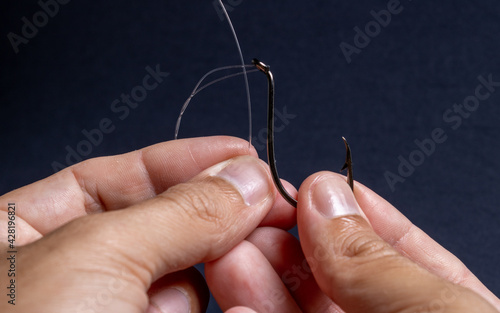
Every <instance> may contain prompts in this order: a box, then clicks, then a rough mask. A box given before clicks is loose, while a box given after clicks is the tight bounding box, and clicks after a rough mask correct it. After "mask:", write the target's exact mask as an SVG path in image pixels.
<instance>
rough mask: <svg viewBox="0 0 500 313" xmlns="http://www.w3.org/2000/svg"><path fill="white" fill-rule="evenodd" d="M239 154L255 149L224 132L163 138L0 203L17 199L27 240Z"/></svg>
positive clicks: (136, 200)
mask: <svg viewBox="0 0 500 313" xmlns="http://www.w3.org/2000/svg"><path fill="white" fill-rule="evenodd" d="M239 155H252V156H257V152H256V151H255V149H254V148H253V147H251V146H249V144H248V142H247V141H245V140H242V139H239V138H235V137H226V136H214V137H202V138H191V139H181V140H175V141H168V142H163V143H159V144H156V145H153V146H149V147H147V148H144V149H141V150H137V151H133V152H130V153H126V154H122V155H117V156H109V157H101V158H96V159H90V160H87V161H84V162H82V163H78V164H76V165H74V166H71V167H68V168H66V169H64V170H62V171H60V172H58V173H56V174H54V175H52V176H50V177H48V178H46V179H43V180H40V181H38V182H35V183H33V184H31V185H28V186H25V187H22V188H19V189H17V190H14V191H12V192H9V193H7V194H5V195H4V196H2V197H0V204H1V205H2V206H1V207H2V208H6V207H7V203H8V202H15V203H16V218H18V219H19V222H20V224H19V225H20V226H22V227H23V228H24V229H19V232H18V233H19V235H20V236H21V238H20V241H18V244H22V243H23V242H24V243H27V242H29V241H31V240H33V239H34V238H36V237H39V236H40V235H44V234H46V233H48V232H50V231H52V230H54V229H56V228H58V227H59V226H61V225H63V224H65V223H67V222H69V221H71V220H73V219H75V218H77V217H80V216H84V215H87V214H91V213H97V212H102V211H108V210H117V209H122V208H126V207H128V206H131V205H133V204H136V203H139V202H141V201H144V200H146V199H149V198H152V197H154V196H155V195H157V194H159V193H161V192H163V191H165V190H166V189H168V188H169V187H171V186H173V185H176V184H178V183H181V182H185V181H187V180H189V179H190V178H192V177H194V176H196V175H197V174H198V173H200V172H201V171H203V170H205V169H207V168H209V167H211V166H212V165H214V164H217V163H220V162H222V161H224V160H227V159H230V158H233V157H235V156H239ZM4 202H5V203H4ZM4 204H5V205H4ZM1 213H2V215H0V220H4V219H6V218H7V212H1ZM2 225H6V223H2ZM30 225H31V228H30V227H29V226H30ZM2 233H7V232H2ZM23 233H25V234H27V235H24V236H25V237H24V238H22V237H23Z"/></svg>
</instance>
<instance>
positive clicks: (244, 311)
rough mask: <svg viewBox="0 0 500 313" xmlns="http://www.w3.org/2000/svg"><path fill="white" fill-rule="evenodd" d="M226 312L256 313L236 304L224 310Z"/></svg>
mask: <svg viewBox="0 0 500 313" xmlns="http://www.w3.org/2000/svg"><path fill="white" fill-rule="evenodd" d="M226 313H257V311H254V310H252V309H250V308H247V307H244V306H237V307H234V308H230V309H229V310H227V311H226Z"/></svg>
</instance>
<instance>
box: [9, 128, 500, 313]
mask: <svg viewBox="0 0 500 313" xmlns="http://www.w3.org/2000/svg"><path fill="white" fill-rule="evenodd" d="M256 156H257V154H256V152H255V150H254V149H253V148H249V147H248V143H247V142H246V141H243V140H240V139H237V138H231V137H206V138H194V139H186V140H178V141H173V142H166V143H161V144H158V145H154V146H151V147H147V148H145V149H142V150H138V151H134V152H131V153H128V154H124V155H119V156H112V157H104V158H97V159H92V160H88V161H85V162H82V163H80V164H77V165H75V166H72V167H70V168H67V169H65V170H63V171H61V172H58V173H56V174H54V175H53V176H51V177H48V178H46V179H44V180H41V181H39V182H36V183H34V184H31V185H29V186H26V187H23V188H20V189H17V190H14V191H12V192H10V193H7V194H5V195H3V196H2V197H0V207H1V208H2V210H5V209H6V208H7V204H8V203H9V202H15V203H16V234H17V237H16V244H17V245H18V247H17V250H18V254H17V264H18V265H17V273H16V283H17V290H18V291H19V293H18V299H17V304H16V306H15V307H12V306H10V305H8V304H7V301H1V302H0V311H2V312H42V313H44V312H74V311H80V312H125V313H128V312H131V313H132V312H134V313H135V312H137V313H139V312H140V313H142V312H146V310H152V311H150V312H153V311H154V310H158V307H157V306H155V305H156V304H155V303H152V302H151V299H153V298H154V297H155V296H157V295H158V294H159V293H160V292H161V291H162V290H165V289H167V288H175V290H179V291H182V293H183V294H184V295H185V296H186V297H187V299H188V302H189V305H190V308H191V312H192V313H196V312H204V311H205V309H206V306H207V301H208V289H207V285H206V283H205V281H204V280H203V278H202V277H201V275H200V274H199V273H198V272H197V271H196V270H195V269H193V268H192V266H193V265H195V264H197V263H206V276H207V282H208V285H209V286H210V289H211V291H212V293H213V294H214V296H215V297H216V299H217V301H218V303H219V304H220V306H221V307H222V308H223V309H224V310H225V311H226V312H229V313H249V312H256V311H257V312H281V311H283V312H348V313H350V312H415V308H422V306H425V305H426V304H427V305H428V304H429V303H430V302H431V301H432V300H433V299H434V298H435V292H430V291H441V290H446V291H447V292H451V293H450V294H451V295H453V294H454V293H455V292H457V293H459V294H460V297H455V299H454V300H453V301H447V302H446V303H445V305H446V307H445V311H443V312H471V311H478V312H497V311H495V309H494V307H496V308H499V307H500V304H499V300H498V299H497V298H496V297H495V296H494V295H493V294H492V293H491V292H489V291H488V290H487V289H486V287H484V286H483V285H482V284H481V283H480V282H479V281H478V280H477V278H475V277H474V276H473V275H472V274H471V273H470V272H468V270H467V269H466V268H465V266H463V264H462V263H461V262H460V261H459V260H458V259H456V258H455V257H454V256H453V255H451V254H450V253H449V252H447V251H446V250H444V249H443V248H442V247H440V246H439V245H438V244H437V243H435V242H434V241H432V239H430V238H428V237H426V235H425V234H423V233H422V232H421V231H420V230H418V228H416V227H415V226H413V225H412V224H411V223H410V222H409V221H408V220H407V219H406V218H405V217H404V216H402V215H401V214H400V213H399V212H398V211H397V210H396V209H395V208H393V207H392V206H391V205H390V204H388V203H387V202H385V200H383V199H381V198H380V197H378V196H377V195H376V194H375V193H373V192H372V191H371V190H369V189H368V188H366V187H364V186H362V185H361V184H359V183H356V185H355V196H356V200H357V203H359V205H360V206H361V208H362V209H363V212H364V215H365V216H366V218H367V220H366V219H365V218H364V217H362V216H361V215H352V216H351V215H350V216H343V217H340V218H334V219H325V218H323V217H321V216H320V215H318V214H317V211H314V210H312V209H311V208H310V201H309V200H310V199H309V198H310V193H311V190H313V189H314V188H315V187H314V182H315V180H316V178H317V177H318V175H319V176H321V175H331V177H328V179H332V180H334V181H335V182H336V183H337V184H338V188H348V186H347V184H345V178H342V177H341V176H338V175H334V174H331V173H318V174H315V175H313V176H311V177H310V178H308V179H307V180H306V181H305V182H304V183H303V185H302V186H301V188H300V189H299V192H298V200H299V206H298V209H297V211H296V210H295V209H294V208H293V207H291V206H290V205H288V204H287V203H286V202H285V201H284V200H283V199H282V198H281V197H280V196H279V195H278V194H277V192H276V190H275V188H274V186H273V184H272V181H271V176H270V173H269V171H268V168H267V166H266V164H265V163H264V162H262V161H260V160H258V159H257V158H256ZM227 160H229V161H227ZM221 162H223V163H221ZM228 164H245V167H246V168H253V169H254V170H255V171H257V172H259V173H260V178H259V179H261V183H260V184H259V185H260V186H261V188H263V190H264V191H265V192H264V193H263V195H264V196H263V197H262V199H261V200H259V201H258V202H252V203H251V204H250V205H249V204H248V203H249V202H248V201H247V198H245V197H244V196H243V195H242V193H240V191H239V190H238V189H237V188H236V187H235V186H234V185H233V184H231V183H230V182H229V181H228V180H227V179H223V178H220V177H219V176H217V175H218V174H216V173H218V171H220V170H221V168H223V166H228ZM284 184H285V187H286V188H287V189H288V190H289V192H290V193H291V194H292V196H294V197H296V196H297V191H296V190H294V189H293V187H292V186H291V185H290V184H288V183H286V182H284ZM339 190H343V189H339ZM344 191H345V192H346V194H348V193H349V192H350V191H349V189H347V190H344ZM351 195H352V193H351ZM0 213H1V214H0V231H1V233H3V234H5V233H7V230H6V229H5V227H6V226H5V225H7V218H8V215H7V213H6V212H5V211H2V212H0ZM368 221H369V222H368ZM295 223H298V226H299V232H300V236H301V238H302V241H301V242H300V243H299V242H298V241H297V240H295V238H293V237H292V236H291V235H289V234H288V233H287V232H286V231H285V230H286V229H289V228H290V227H293V226H294V224H295ZM194 230H195V231H194ZM2 238H3V241H2V247H1V248H2V251H7V242H6V238H4V237H2ZM332 238H340V240H333V241H332V240H331V239H332ZM342 238H347V239H345V240H344V239H342ZM348 239H349V240H348ZM352 239H356V240H352ZM367 240H368V241H367ZM332 242H333V243H334V244H333V245H332ZM363 242H371V243H372V245H368V246H367V245H363V244H360V243H363ZM322 247H328V248H329V249H332V250H325V251H330V252H329V253H326V254H325V256H324V257H321V258H319V259H318V258H316V259H314V258H315V257H316V256H315V251H316V250H317V249H318V248H322ZM346 247H347V248H346ZM366 247H371V248H373V249H371V248H370V249H366ZM315 249H316V250H315ZM431 256H432V257H431ZM435 256H438V257H435ZM3 257H4V256H2V258H3ZM5 257H6V256H5ZM306 258H307V260H308V261H310V262H312V261H317V262H316V266H314V267H313V266H311V268H312V271H311V269H310V268H309V267H308V266H307V263H306V262H305V261H304V260H305V259H306ZM7 270H8V268H7V264H6V262H2V263H1V264H0V272H3V273H6V272H7ZM374 273H376V275H374ZM455 273H459V274H458V275H455ZM408 277H412V278H413V279H412V280H411V282H412V283H409V280H408ZM381 286H383V287H384V288H385V289H383V288H381ZM382 290H392V291H393V292H391V293H384V292H382ZM446 295H447V296H448V294H446ZM449 298H450V297H448V298H446V299H449ZM450 299H451V298H450ZM276 301H278V302H276ZM387 308H390V310H387ZM12 310H14V311H12ZM154 312H160V311H154ZM421 312H424V311H421Z"/></svg>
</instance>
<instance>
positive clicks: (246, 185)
mask: <svg viewBox="0 0 500 313" xmlns="http://www.w3.org/2000/svg"><path fill="white" fill-rule="evenodd" d="M275 194H276V190H275V188H274V186H273V184H272V181H271V176H270V173H269V171H268V169H267V166H266V164H265V163H264V162H263V161H261V160H259V159H257V158H254V157H250V156H241V157H236V158H233V159H230V160H227V161H225V162H222V163H219V164H217V165H214V166H212V167H210V168H208V169H206V170H205V171H203V172H201V173H200V174H199V175H197V176H196V177H194V178H193V179H191V180H189V181H188V182H185V183H182V184H178V185H176V186H173V187H171V188H170V189H168V190H167V191H165V192H164V193H162V194H160V195H158V196H156V197H155V198H152V199H150V200H147V201H144V202H141V203H138V204H136V205H134V206H132V207H129V208H126V209H122V210H117V211H111V212H105V213H103V214H95V215H89V216H86V217H83V218H79V219H76V220H74V221H72V222H70V223H68V224H66V225H65V226H63V227H61V228H60V229H58V230H56V231H54V232H53V233H51V234H49V235H47V236H45V237H43V238H42V239H40V240H38V241H36V242H34V243H32V244H30V245H28V246H25V247H21V249H20V258H21V259H20V261H19V262H20V264H23V269H24V272H23V273H22V275H19V276H20V278H19V282H18V283H19V286H20V288H23V289H22V290H23V292H26V294H30V295H32V297H30V300H31V302H29V301H26V303H24V305H26V306H30V305H33V303H35V302H36V301H37V299H42V297H46V294H47V293H46V287H45V286H54V287H53V288H52V289H51V291H50V294H57V295H58V296H57V297H52V298H51V299H52V300H53V302H49V303H47V302H44V303H45V306H44V308H46V310H37V312H49V311H52V312H54V310H49V309H48V308H59V309H61V307H68V308H69V307H79V308H80V307H81V309H80V311H79V312H89V311H91V309H92V310H94V311H99V312H101V311H102V312H104V311H107V312H139V311H140V312H144V310H145V309H146V307H147V305H148V302H147V300H148V298H147V296H146V291H147V290H148V288H149V287H150V285H151V283H152V282H154V281H156V280H157V279H159V278H160V277H162V276H163V275H166V274H169V273H173V272H177V271H180V270H183V269H186V268H189V267H190V266H193V265H195V264H197V263H203V262H208V261H211V260H214V259H216V258H218V257H221V256H222V255H223V254H225V253H226V252H227V251H229V250H230V249H231V248H233V247H234V246H235V245H237V244H238V243H239V242H241V241H242V240H243V239H244V238H245V237H246V236H248V235H249V234H250V233H251V232H252V231H253V230H254V229H255V228H256V227H257V226H258V225H259V223H260V222H261V221H262V220H263V219H264V217H265V216H266V215H267V213H268V212H269V210H270V209H271V207H272V206H273V203H274V199H275ZM16 279H17V278H16ZM21 286H22V287H21ZM176 294H179V293H178V292H177V293H176ZM37 295H38V296H37ZM56 298H57V299H56ZM81 299H83V300H82V301H80V300H81ZM40 301H41V300H40ZM28 302H29V303H28ZM105 307H106V308H111V307H113V308H114V309H115V311H111V310H105ZM87 308H90V309H88V310H87ZM117 308H118V309H119V310H118V309H117ZM0 311H1V306H0ZM20 311H23V312H29V311H33V310H28V309H26V307H24V309H23V310H20ZM94 311H92V312H94ZM193 312H195V311H193Z"/></svg>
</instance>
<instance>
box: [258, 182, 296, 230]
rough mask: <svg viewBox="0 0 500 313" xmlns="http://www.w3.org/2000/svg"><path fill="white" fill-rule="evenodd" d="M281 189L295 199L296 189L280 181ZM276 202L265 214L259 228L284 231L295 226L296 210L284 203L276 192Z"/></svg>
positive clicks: (286, 202)
mask: <svg viewBox="0 0 500 313" xmlns="http://www.w3.org/2000/svg"><path fill="white" fill-rule="evenodd" d="M281 182H282V184H283V187H285V189H286V190H287V192H288V193H289V194H290V195H291V196H292V197H293V198H295V199H297V194H298V191H297V189H296V188H295V187H294V186H293V185H292V184H290V183H289V182H287V181H286V180H283V179H282V180H281ZM276 193H277V194H276V200H275V202H274V205H273V207H272V209H271V211H270V212H269V213H268V214H267V216H266V217H265V218H264V220H263V221H262V222H261V223H260V225H259V227H276V228H280V229H284V230H288V229H291V228H292V227H294V226H295V225H296V224H297V209H296V208H295V207H293V206H292V205H291V204H290V203H288V201H286V200H285V199H284V198H283V197H282V196H281V195H280V194H279V193H278V192H277V191H276Z"/></svg>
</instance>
